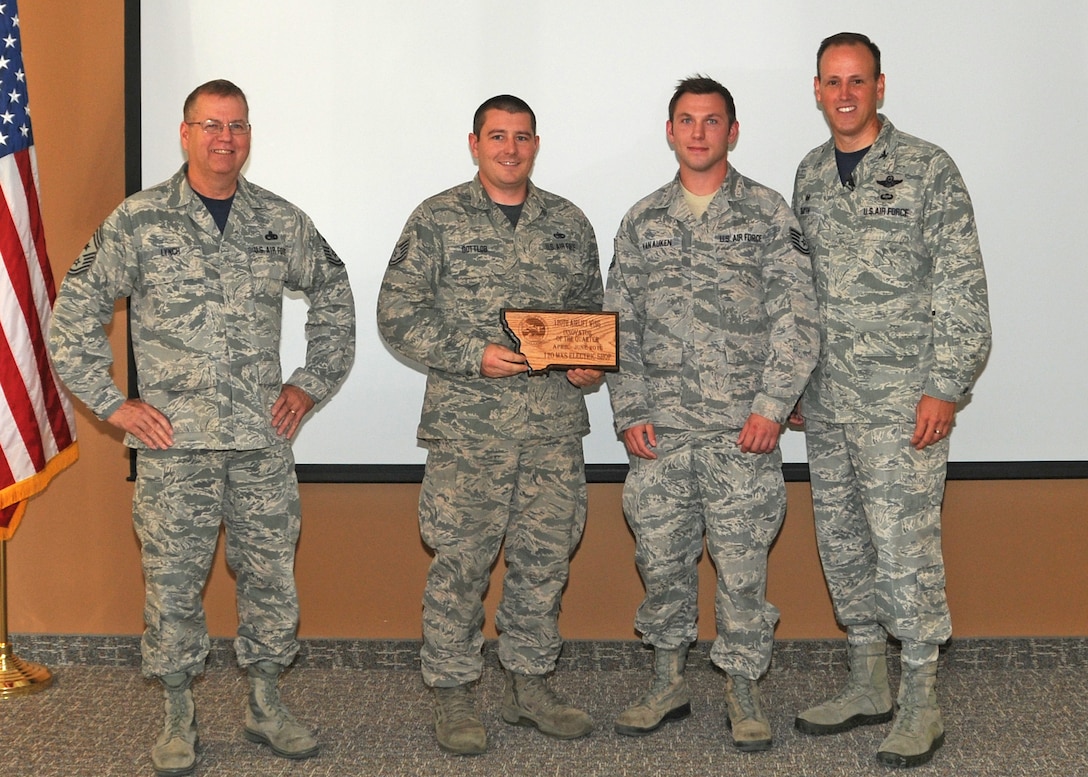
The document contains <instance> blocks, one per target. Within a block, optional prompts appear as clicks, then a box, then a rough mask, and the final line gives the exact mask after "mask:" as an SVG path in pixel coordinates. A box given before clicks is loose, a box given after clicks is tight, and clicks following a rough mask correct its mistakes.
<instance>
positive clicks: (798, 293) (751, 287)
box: [605, 76, 819, 750]
mask: <svg viewBox="0 0 1088 777" xmlns="http://www.w3.org/2000/svg"><path fill="white" fill-rule="evenodd" d="M665 131H666V135H667V137H668V140H669V143H670V144H671V145H672V147H673V149H674V151H675V153H676V157H677V159H678V160H679V163H680V170H679V174H678V175H677V177H676V178H674V179H673V180H672V181H670V182H669V183H667V184H665V186H663V187H661V188H660V189H658V190H657V191H655V192H654V193H652V194H650V195H649V196H648V197H645V198H643V199H642V200H640V201H639V202H638V203H636V204H635V205H634V207H632V208H631V210H629V211H628V212H627V215H626V216H625V217H624V219H623V222H622V223H621V224H620V228H619V233H618V235H617V237H616V253H615V258H614V259H613V262H612V266H611V268H610V269H609V272H608V291H607V294H606V296H605V307H606V308H608V309H609V310H617V311H619V316H620V337H619V339H620V349H619V350H620V354H619V365H620V369H619V372H617V373H615V374H610V375H609V376H608V387H609V392H610V394H611V399H612V410H613V414H614V417H615V425H616V430H617V432H619V434H620V435H621V437H622V438H623V440H624V443H625V444H626V446H627V450H628V453H629V454H630V465H631V468H630V473H629V474H628V476H627V481H626V483H625V485H624V492H623V508H624V513H625V515H626V517H627V521H628V523H629V525H630V526H631V530H632V531H633V532H634V535H635V540H636V551H635V554H636V563H637V565H638V569H639V573H640V574H641V575H642V580H643V583H644V584H645V586H646V598H645V600H644V601H643V603H642V605H641V606H640V607H639V610H638V613H637V615H636V617H635V628H636V629H637V630H638V631H639V632H640V633H641V634H642V637H643V640H644V641H645V642H646V643H647V644H649V645H651V646H652V647H653V649H654V667H655V669H654V679H653V682H652V684H651V686H650V688H649V689H648V690H647V691H646V692H645V693H644V694H643V695H642V696H641V697H639V698H638V699H637V700H635V701H634V703H633V704H632V705H631V706H630V707H629V708H628V709H626V710H624V711H623V712H622V713H621V714H620V716H619V717H618V718H617V719H616V723H615V727H616V731H617V732H619V733H620V734H626V735H631V736H638V735H644V734H649V733H650V732H652V731H654V730H656V729H657V728H658V727H660V726H661V725H662V724H663V723H665V722H666V721H668V720H675V719H679V718H683V717H685V716H687V715H688V714H690V712H691V703H690V697H689V692H688V687H687V684H686V683H685V681H684V676H683V673H684V665H685V661H686V658H687V650H688V646H689V645H690V644H691V642H693V641H694V640H695V639H696V637H697V636H698V632H697V630H696V617H697V614H698V607H697V601H696V600H697V593H698V591H697V589H698V577H697V571H696V565H697V562H698V559H699V556H700V555H701V554H702V549H703V536H704V534H705V536H706V544H707V547H708V548H709V551H710V554H711V557H712V558H713V560H714V564H715V566H716V568H717V572H718V588H717V598H716V612H717V627H718V637H717V639H716V640H715V642H714V646H713V648H712V650H711V660H713V662H714V663H715V664H716V665H717V666H718V667H720V668H721V669H722V670H724V671H725V673H726V675H727V679H726V703H727V707H728V716H729V724H730V728H731V729H732V738H733V743H734V745H736V746H737V747H738V748H740V749H742V750H766V749H767V748H769V747H770V746H771V729H770V725H769V723H768V721H767V716H766V714H765V712H764V711H763V706H762V701H761V698H760V694H759V689H758V686H757V681H758V680H759V678H760V677H762V676H763V675H764V674H765V673H766V671H767V668H768V666H769V665H770V661H771V647H772V644H773V638H774V627H775V624H776V622H777V621H778V610H777V609H776V608H775V607H774V606H773V605H771V604H770V603H769V602H767V601H766V598H765V597H766V583H767V553H768V550H769V548H770V546H771V543H772V542H773V540H774V538H775V536H776V535H777V534H778V530H779V527H780V526H781V524H782V519H783V517H784V515H785V508H786V492H785V485H784V483H783V480H782V467H781V464H782V461H781V453H780V452H779V449H778V438H779V434H780V433H781V431H782V425H783V423H784V422H785V421H786V420H787V418H788V417H789V414H790V411H791V410H792V408H793V406H794V403H795V402H796V401H797V398H798V396H799V395H800V394H801V390H802V389H803V388H804V386H805V382H806V381H807V380H808V376H809V373H810V372H811V371H812V368H813V366H814V364H815V362H816V356H817V353H818V350H819V333H818V330H817V325H816V303H815V295H814V291H813V286H812V273H811V267H810V264H809V259H808V249H807V246H806V245H805V241H804V239H803V237H802V235H801V231H800V229H799V227H798V224H797V220H796V219H795V218H794V216H793V213H792V212H791V210H790V208H789V205H788V204H787V203H786V201H785V200H784V199H783V198H782V197H781V195H779V194H778V193H776V192H774V191H772V190H770V189H768V188H767V187H765V186H762V185H760V184H758V183H756V182H755V181H752V180H751V179H749V178H746V177H744V176H743V175H741V174H740V173H739V172H737V171H736V169H734V168H732V167H731V166H730V165H729V163H728V161H727V157H728V153H729V147H730V146H731V145H732V144H733V143H735V142H736V140H737V136H738V132H739V125H738V124H737V121H736V110H735V107H734V103H733V98H732V96H731V95H730V93H729V91H728V90H727V89H726V88H725V87H723V86H722V85H721V84H719V83H717V82H716V81H713V80H712V79H709V78H705V77H701V76H699V77H693V78H689V79H686V80H684V81H681V82H680V84H679V85H678V86H677V88H676V91H675V93H674V95H673V97H672V100H671V102H670V103H669V119H668V121H667V122H666V124H665Z"/></svg>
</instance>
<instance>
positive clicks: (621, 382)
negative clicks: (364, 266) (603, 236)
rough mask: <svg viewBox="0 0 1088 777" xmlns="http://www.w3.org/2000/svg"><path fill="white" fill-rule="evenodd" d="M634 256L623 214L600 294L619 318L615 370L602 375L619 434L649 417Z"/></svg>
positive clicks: (639, 283)
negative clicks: (605, 279) (616, 370)
mask: <svg viewBox="0 0 1088 777" xmlns="http://www.w3.org/2000/svg"><path fill="white" fill-rule="evenodd" d="M638 259H639V256H638V249H637V248H636V247H635V240H634V236H633V227H632V225H631V222H630V219H629V218H625V219H624V220H623V223H622V224H620V229H619V232H618V233H617V234H616V241H615V249H614V254H613V258H612V264H611V265H610V266H609V268H608V287H607V289H606V290H605V296H604V307H605V310H614V311H616V312H618V313H619V320H620V323H619V371H618V372H612V373H608V375H607V376H606V381H607V383H608V394H609V398H610V399H611V402H612V418H613V423H614V424H615V427H616V432H618V433H619V434H623V432H624V431H625V430H627V429H630V428H631V427H632V426H637V425H639V424H645V423H648V422H649V420H650V389H649V384H648V383H647V382H646V373H645V365H644V363H643V360H642V333H643V331H644V329H645V322H646V313H645V308H644V304H643V296H642V295H643V289H642V286H643V284H642V279H641V277H640V275H639V273H638V272H636V271H633V268H635V267H637V266H638V264H639V262H638Z"/></svg>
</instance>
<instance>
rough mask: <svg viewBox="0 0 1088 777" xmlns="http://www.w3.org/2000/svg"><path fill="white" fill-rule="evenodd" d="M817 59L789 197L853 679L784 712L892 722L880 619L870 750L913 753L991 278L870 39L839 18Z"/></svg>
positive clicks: (921, 739) (885, 713) (950, 168)
mask: <svg viewBox="0 0 1088 777" xmlns="http://www.w3.org/2000/svg"><path fill="white" fill-rule="evenodd" d="M816 65H817V75H816V77H815V79H814V87H815V92H816V101H817V102H818V103H819V105H820V107H821V108H822V109H823V113H824V117H825V118H826V120H827V123H828V126H829V127H830V128H831V139H830V140H829V141H827V142H826V143H824V144H823V145H822V146H820V147H819V148H816V149H814V150H813V151H811V152H809V154H808V155H807V156H806V157H805V158H804V160H802V162H801V165H800V166H799V167H798V168H797V178H796V182H795V185H794V191H793V206H794V210H795V211H796V212H797V217H798V219H799V220H800V222H801V226H802V228H803V229H804V231H805V236H806V237H807V239H808V243H809V246H810V248H811V252H812V266H813V274H814V277H815V279H816V298H817V302H818V304H819V308H820V323H821V326H822V328H823V332H822V333H823V344H822V348H821V351H820V359H819V362H818V363H817V365H816V370H815V371H814V372H813V375H812V380H811V382H810V383H809V386H808V388H807V389H806V390H805V394H804V396H803V398H802V407H801V409H800V412H799V414H798V416H797V420H799V421H803V423H804V424H805V431H806V445H807V447H808V460H809V468H810V472H811V477H812V499H813V508H814V514H815V521H816V537H817V543H818V546H819V551H820V559H821V561H822V562H823V568H824V576H825V578H826V579H827V586H828V589H829V591H830V593H831V598H832V601H833V603H834V605H835V616H836V618H837V619H838V621H839V622H840V623H841V624H842V625H844V626H845V627H846V632H847V644H848V655H849V662H850V679H849V680H848V682H847V684H846V687H845V688H844V690H843V691H842V692H841V693H839V694H838V695H837V696H835V697H834V698H832V699H831V700H829V701H827V702H824V703H822V704H820V705H817V706H816V707H813V708H812V709H809V710H807V711H805V712H802V713H801V714H800V715H798V716H797V720H796V725H797V728H798V729H800V730H801V731H804V732H806V733H809V734H832V733H835V732H838V731H845V730H847V729H850V728H853V727H855V726H859V725H866V724H872V723H882V722H885V721H887V720H890V719H891V717H892V699H891V692H890V689H889V686H888V674H887V667H886V663H885V657H884V652H885V644H886V641H887V637H886V634H885V632H887V633H889V634H891V635H892V636H893V637H895V638H896V639H898V640H899V641H900V642H901V643H902V656H901V661H902V667H903V672H902V679H901V681H900V684H899V699H898V700H899V712H898V714H897V715H896V717H895V723H894V725H893V726H892V730H891V733H890V734H889V735H888V737H887V738H886V739H885V740H884V741H883V743H881V745H880V747H879V748H878V750H877V757H878V758H879V760H880V761H882V762H883V763H885V764H888V765H890V766H900V767H904V766H916V765H918V764H922V763H925V762H926V761H928V760H929V759H930V758H931V757H932V756H933V752H934V751H935V750H936V749H937V748H938V747H940V745H941V743H942V742H943V741H944V724H943V722H942V720H941V713H940V709H939V707H938V705H937V695H936V676H937V651H938V646H939V645H940V644H941V643H942V642H944V641H945V640H947V639H948V638H949V636H950V635H951V621H950V618H949V612H948V603H947V601H946V599H945V590H944V581H945V575H944V561H943V559H942V557H941V499H942V497H943V494H944V481H945V470H946V465H947V462H948V435H949V433H950V432H951V429H952V420H953V418H954V416H955V412H956V405H957V403H958V402H960V401H962V400H963V399H964V398H965V397H966V395H967V392H968V391H969V389H970V388H971V385H972V383H973V382H974V379H975V375H976V373H977V372H978V370H979V368H980V367H981V365H982V362H983V360H984V359H985V358H986V354H987V353H988V352H989V348H990V319H989V308H988V304H987V295H986V276H985V274H984V272H983V267H982V254H981V251H980V250H979V242H978V234H977V232H976V230H975V219H974V213H973V211H972V207H971V198H970V196H969V195H968V193H967V189H966V187H965V186H964V184H963V179H962V178H961V177H960V173H959V171H958V170H957V169H956V165H955V164H954V163H953V161H952V160H951V158H949V156H948V154H946V153H945V152H944V151H943V150H941V149H940V148H938V147H936V146H934V145H933V144H931V143H927V142H925V141H923V140H919V139H918V138H915V137H912V136H910V135H907V134H905V133H903V132H900V131H899V130H897V129H896V128H895V127H894V126H892V123H891V122H890V121H889V120H888V119H887V118H886V117H884V116H882V115H880V114H878V113H877V107H878V103H879V102H880V101H881V100H882V99H883V97H884V75H883V74H882V73H881V72H880V49H878V48H877V47H876V45H874V44H873V43H872V41H870V40H869V39H868V38H867V37H866V36H864V35H859V34H857V33H840V34H838V35H833V36H831V37H829V38H827V39H825V40H824V41H823V42H822V43H821V44H820V47H819V51H818V52H817V55H816Z"/></svg>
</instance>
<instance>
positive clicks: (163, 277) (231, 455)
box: [49, 80, 355, 777]
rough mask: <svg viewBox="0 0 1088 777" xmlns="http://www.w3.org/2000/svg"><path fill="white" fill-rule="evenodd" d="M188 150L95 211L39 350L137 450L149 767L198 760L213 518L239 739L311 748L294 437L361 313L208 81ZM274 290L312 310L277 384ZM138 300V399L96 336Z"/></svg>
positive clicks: (239, 97)
mask: <svg viewBox="0 0 1088 777" xmlns="http://www.w3.org/2000/svg"><path fill="white" fill-rule="evenodd" d="M182 113H183V118H182V122H181V126H180V133H181V145H182V148H183V149H184V150H185V152H186V155H187V157H188V162H187V163H186V164H185V165H183V166H182V168H181V170H179V171H178V172H177V173H176V174H175V175H174V177H173V178H171V179H170V180H168V181H166V182H164V183H161V184H159V185H157V186H153V187H151V188H149V189H147V190H145V191H142V192H139V193H138V194H134V195H133V196H131V197H129V198H128V199H127V200H125V201H124V202H123V203H121V205H120V206H119V207H118V208H117V210H115V211H114V212H113V214H111V215H110V216H109V218H107V219H106V221H105V222H104V223H103V224H102V226H101V227H100V228H99V229H98V231H97V232H96V233H95V235H94V237H93V238H92V239H91V241H90V242H89V243H88V244H87V247H86V248H85V249H84V251H83V253H82V255H81V256H80V257H79V258H78V259H77V260H76V262H75V263H74V264H73V265H72V268H71V269H70V270H69V271H68V275H67V276H66V277H65V279H64V284H63V285H62V286H61V289H60V292H59V294H58V295H57V304H56V310H55V311H54V315H53V326H52V330H51V332H50V341H49V345H50V351H51V353H52V356H53V361H54V363H55V364H56V367H57V372H58V374H59V375H60V376H61V378H62V379H63V380H64V382H65V383H66V384H67V385H68V388H69V389H70V390H71V391H72V393H73V394H75V395H76V396H77V397H79V398H80V399H81V400H82V401H83V402H84V403H85V404H86V405H87V406H88V407H89V408H90V409H91V410H92V411H93V412H94V413H95V414H96V415H97V416H98V417H99V418H102V419H104V420H106V421H108V422H109V423H111V424H113V425H114V426H116V427H117V428H119V429H121V430H122V431H124V432H125V444H126V445H129V446H131V447H133V448H137V449H139V456H138V457H137V463H136V489H135V495H134V498H133V523H134V525H135V527H136V534H137V535H138V536H139V538H140V546H141V554H142V561H143V568H144V580H145V587H146V591H145V593H146V606H145V608H144V617H145V620H146V628H145V630H144V635H143V642H142V654H143V672H144V674H145V675H147V676H148V677H156V678H158V679H159V680H160V681H161V682H162V685H163V689H164V691H163V692H164V695H165V706H166V722H165V725H164V727H163V731H162V734H161V735H160V736H159V739H158V741H157V742H156V743H155V746H154V747H153V748H152V750H151V760H152V765H153V767H154V769H155V772H156V773H157V774H159V775H168V776H170V777H176V776H177V775H184V774H189V773H190V772H192V771H193V769H194V767H195V765H196V741H197V724H196V709H195V705H194V702H193V694H192V690H191V689H190V683H191V681H192V678H193V677H194V676H196V675H198V674H200V673H201V672H202V671H203V669H204V663H205V659H206V657H207V655H208V650H209V645H210V643H209V640H208V633H207V628H206V625H205V621H204V608H203V604H202V602H201V594H202V592H203V589H204V584H205V582H206V581H207V579H208V574H209V572H210V571H211V564H212V558H213V556H214V554H215V546H216V542H217V541H218V538H219V531H220V526H221V525H222V526H223V527H225V529H226V533H225V537H226V553H227V563H228V564H229V565H230V567H231V569H232V570H233V572H234V574H235V575H236V577H237V598H238V613H239V624H238V639H237V640H236V641H235V651H236V653H237V657H238V663H239V664H240V665H241V666H243V667H245V668H246V670H247V673H248V675H249V679H250V696H249V706H248V709H247V712H246V723H245V729H244V733H245V736H246V737H247V738H249V739H251V740H253V741H256V742H261V743H264V744H267V745H269V746H270V747H271V749H272V751H273V752H274V753H275V754H276V755H279V756H282V757H285V758H306V757H309V756H312V755H314V754H316V753H317V751H318V744H317V741H316V740H315V739H314V737H313V735H312V734H311V733H310V732H309V731H308V730H307V729H306V728H305V727H304V726H302V725H301V724H300V723H299V722H298V721H296V720H295V718H294V717H293V716H292V715H291V713H290V712H288V711H287V709H286V708H285V707H284V706H283V704H282V702H281V701H280V698H279V694H278V690H277V678H278V677H279V675H280V673H281V671H282V670H283V668H284V667H286V666H287V665H289V664H290V663H291V662H292V660H293V659H294V657H295V654H296V653H297V652H298V649H299V644H298V640H297V638H296V637H297V631H298V620H299V613H298V596H297V593H296V590H295V579H294V561H295V545H296V543H297V541H298V536H299V530H300V526H301V514H300V507H299V496H298V482H297V480H296V477H295V467H294V457H293V455H292V452H291V444H290V442H291V439H292V438H293V437H294V435H295V433H296V432H297V431H298V428H299V424H300V423H301V422H302V419H303V417H304V416H305V415H306V414H307V413H308V412H309V411H310V410H311V409H312V408H313V406H314V404H315V403H316V402H319V401H321V400H322V399H324V398H325V397H326V396H328V395H329V393H330V392H332V391H333V390H334V389H335V388H336V386H337V385H338V384H339V383H340V381H341V380H342V379H343V378H344V376H345V375H346V374H347V371H348V368H349V367H350V365H351V360H352V355H353V353H354V348H355V308H354V303H353V302H352V296H351V288H350V286H349V283H348V276H347V271H346V269H345V267H344V264H343V262H341V261H340V259H339V258H337V256H336V254H335V253H334V252H333V250H332V248H330V247H329V245H328V243H326V242H325V241H324V239H323V238H322V237H321V235H320V234H319V233H318V231H317V229H316V227H314V224H313V222H312V221H311V220H310V219H309V217H307V216H306V214H305V213H303V212H302V211H300V210H299V209H298V208H296V207H295V206H293V205H291V204H290V203H288V202H287V201H285V200H283V199H282V198H280V197H278V196H277V195H275V194H272V193H271V192H269V191H266V190H264V189H261V188H259V187H257V186H254V185H253V184H251V183H249V182H248V181H246V180H245V179H244V178H243V177H242V176H241V170H242V167H243V166H244V165H245V162H246V159H247V158H248V157H249V147H250V138H251V137H252V134H251V133H252V128H251V126H250V123H249V105H248V103H247V101H246V98H245V95H244V94H243V93H242V90H241V89H239V88H238V87H237V86H236V85H234V84H233V83H231V82H230V81H224V80H217V81H209V82H208V83H206V84H203V85H201V86H199V87H197V88H196V89H195V90H193V92H192V94H190V95H189V97H188V99H186V101H185V104H184V107H183V111H182ZM285 289H292V290H295V291H300V292H303V293H305V294H306V295H307V297H308V299H309V302H310V313H309V319H308V322H307V325H306V334H307V340H308V345H307V351H306V363H305V365H304V366H302V367H300V368H298V369H297V370H295V372H294V373H293V374H292V375H291V377H290V378H289V379H288V380H287V381H286V382H284V381H283V380H282V377H281V373H280V356H279V342H280V330H281V326H282V315H281V310H282V300H283V292H284V290H285ZM122 297H127V298H128V299H129V300H130V304H131V307H130V314H129V316H130V321H131V326H132V351H133V355H134V356H135V359H136V368H137V374H136V378H137V385H138V386H139V398H131V399H130V398H126V397H125V395H124V394H122V393H121V391H120V390H119V389H118V388H117V386H116V385H115V384H114V382H113V378H112V376H111V375H110V367H111V364H112V361H113V358H112V353H111V350H110V345H109V342H108V341H107V339H106V334H105V331H104V330H103V325H105V324H107V323H108V322H109V321H110V320H112V318H113V315H114V303H115V300H117V299H119V298H122Z"/></svg>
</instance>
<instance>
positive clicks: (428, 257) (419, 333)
mask: <svg viewBox="0 0 1088 777" xmlns="http://www.w3.org/2000/svg"><path fill="white" fill-rule="evenodd" d="M441 271H442V241H441V236H440V230H439V228H438V225H437V224H436V223H435V222H434V220H433V218H431V216H430V214H429V212H428V209H427V207H426V206H425V205H422V206H420V207H419V208H417V209H416V211H415V212H414V213H413V214H412V215H411V217H410V218H409V219H408V223H407V224H405V226H404V230H403V231H402V232H401V235H400V238H399V239H398V240H397V244H396V246H395V247H394V249H393V255H392V257H391V258H390V260H389V266H388V267H387V268H386V270H385V277H384V278H383V279H382V285H381V289H380V290H379V292H378V330H379V331H380V332H381V334H382V337H384V338H385V341H386V342H387V343H388V344H389V346H390V347H391V348H393V350H395V351H396V352H397V353H399V354H401V355H403V356H407V357H408V358H409V359H413V360H414V361H417V362H419V363H420V364H422V365H423V366H425V367H427V368H428V369H434V370H440V371H442V372H448V373H452V374H458V375H466V376H469V377H478V376H479V375H480V365H481V364H482V362H483V354H484V349H485V348H486V347H487V345H488V343H487V341H486V340H484V339H482V338H479V337H472V336H470V335H469V334H467V333H466V332H465V331H463V330H462V329H461V328H460V326H459V323H458V322H457V321H456V320H455V319H454V318H453V315H454V313H455V311H451V312H450V313H449V314H447V312H446V311H445V310H443V309H441V308H440V307H439V302H438V291H439V279H440V276H441Z"/></svg>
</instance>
